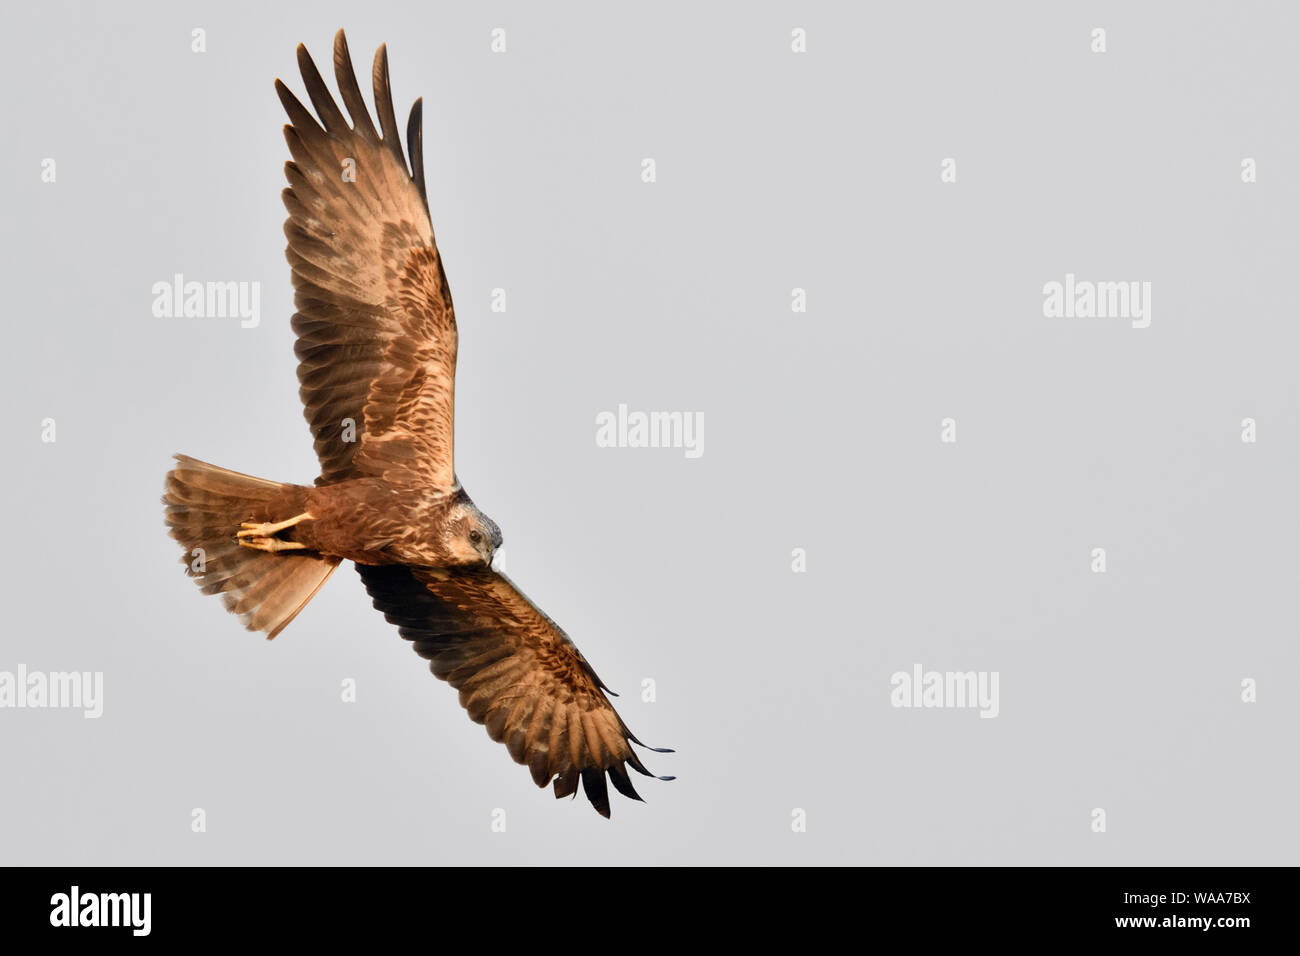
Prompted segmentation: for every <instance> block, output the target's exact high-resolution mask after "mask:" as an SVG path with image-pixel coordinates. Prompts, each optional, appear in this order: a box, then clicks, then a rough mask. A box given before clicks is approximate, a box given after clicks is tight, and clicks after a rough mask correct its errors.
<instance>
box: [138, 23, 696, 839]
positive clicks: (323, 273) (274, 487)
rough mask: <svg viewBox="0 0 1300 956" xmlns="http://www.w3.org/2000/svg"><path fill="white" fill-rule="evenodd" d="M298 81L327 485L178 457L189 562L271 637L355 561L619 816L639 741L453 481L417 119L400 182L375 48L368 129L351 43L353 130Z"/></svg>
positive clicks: (313, 409)
mask: <svg viewBox="0 0 1300 956" xmlns="http://www.w3.org/2000/svg"><path fill="white" fill-rule="evenodd" d="M298 65H299V68H300V69H301V71H302V78H303V81H304V83H305V84H306V88H307V93H308V96H309V98H310V100H311V103H312V106H313V107H314V108H315V111H316V114H317V116H318V117H319V118H320V121H319V122H317V120H316V118H314V117H313V116H312V115H311V113H310V112H308V110H307V109H306V107H304V106H303V105H302V104H301V103H300V102H299V101H298V99H297V98H296V97H294V95H293V94H292V93H291V92H290V91H289V89H288V87H286V86H285V85H284V84H283V83H282V82H280V81H279V80H277V81H276V92H277V93H278V94H279V96H280V100H281V102H282V103H283V104H284V108H285V111H286V112H287V113H288V115H289V119H290V121H291V125H288V126H286V127H285V140H286V141H287V142H288V144H289V152H290V154H291V155H292V156H293V159H292V161H291V162H289V163H286V165H285V173H286V175H287V176H288V179H289V188H287V189H285V190H284V193H283V198H284V204H285V207H286V208H287V209H288V211H289V218H288V220H287V221H286V222H285V227H284V231H285V235H286V236H287V237H288V240H289V245H288V249H287V253H286V254H287V256H288V259H289V263H290V266H291V267H292V272H293V284H294V290H295V295H294V304H295V306H296V308H297V313H296V314H295V315H294V317H293V329H294V332H295V333H296V334H297V337H298V341H297V344H296V346H295V352H296V354H297V356H298V362H299V364H298V378H299V381H300V382H301V385H302V387H301V390H300V394H301V396H302V400H303V404H304V406H305V413H306V417H307V421H308V423H309V424H310V426H311V429H312V435H313V437H314V439H315V447H316V455H317V457H318V458H319V459H320V465H321V475H320V477H319V478H318V479H316V484H315V486H314V487H308V486H302V485H292V484H281V483H278V482H272V481H264V480H262V479H260V478H253V477H250V476H248V475H241V474H239V473H238V472H233V471H228V470H226V469H224V468H218V467H216V466H215V465H209V464H206V463H204V462H200V461H197V460H195V459H193V458H188V457H186V456H183V455H177V456H176V466H175V467H174V468H173V469H172V471H171V472H170V473H169V474H168V476H167V490H166V494H165V495H164V498H163V501H164V503H165V504H166V506H167V507H166V516H167V523H168V525H169V526H170V529H171V534H172V536H173V537H174V538H176V539H177V540H178V541H180V542H181V544H182V545H183V546H184V547H185V550H186V554H185V556H184V557H183V558H182V561H183V562H184V563H185V564H186V565H187V567H188V568H189V570H190V573H191V575H192V576H193V577H194V578H195V580H196V581H197V582H198V584H199V586H200V587H201V588H202V589H203V590H204V592H206V593H210V594H213V593H215V594H220V595H221V596H222V600H223V601H224V602H225V605H226V607H227V609H229V610H230V611H232V612H233V613H235V614H238V615H239V616H240V619H241V620H242V621H243V622H244V624H245V625H246V626H247V627H248V628H249V629H250V630H260V631H264V632H265V633H266V634H267V636H268V637H275V636H276V635H277V634H279V633H280V632H281V631H282V630H284V628H285V627H286V626H287V625H288V624H289V622H290V621H292V620H293V618H294V617H295V616H296V615H297V614H298V612H299V611H301V610H302V608H303V607H304V606H305V605H306V604H307V602H308V601H310V600H311V598H312V596H313V595H314V594H315V593H316V592H317V591H318V590H319V589H320V587H321V586H322V585H323V584H324V583H325V581H326V580H327V579H328V578H329V576H330V574H331V573H332V572H333V571H334V569H335V568H336V567H337V566H338V564H339V562H340V561H342V560H345V559H346V560H351V561H354V562H355V563H356V564H357V569H358V570H359V571H360V573H361V578H362V581H363V582H364V584H365V586H366V589H367V591H369V593H370V595H371V598H372V599H373V601H374V604H375V607H376V608H378V609H379V610H380V611H382V612H383V613H384V615H385V617H387V618H388V620H389V621H391V622H392V623H394V624H396V625H397V626H398V630H399V633H400V634H401V635H402V637H404V638H406V639H407V640H410V641H412V642H413V644H414V647H415V650H416V651H417V652H418V653H419V654H420V655H421V656H422V657H425V658H427V659H428V660H429V662H430V669H431V670H432V671H433V673H434V674H435V675H437V676H438V677H440V678H442V679H443V680H446V681H447V682H448V683H450V684H451V685H452V686H453V687H455V688H457V689H458V690H459V691H460V702H461V704H462V706H464V707H465V708H466V710H467V711H468V712H469V715H470V718H471V719H473V720H475V721H477V722H478V723H482V724H485V725H486V727H487V731H488V734H489V736H491V737H492V739H493V740H497V741H500V742H502V743H504V744H505V745H506V747H507V749H508V750H509V752H510V755H511V756H512V757H513V758H514V759H515V760H516V761H517V762H519V763H522V764H524V765H526V766H527V767H528V769H529V772H530V773H531V774H532V776H533V780H534V781H535V782H536V783H537V785H538V786H546V784H547V783H550V782H553V783H554V789H555V794H556V796H557V797H563V796H568V795H570V794H574V793H576V792H577V786H578V781H579V780H581V781H582V784H583V789H584V790H585V792H586V795H587V797H588V799H589V800H590V801H591V803H592V805H593V806H595V808H596V809H597V810H598V811H599V812H600V813H601V814H602V815H603V816H606V817H607V816H609V813H610V808H609V797H608V791H607V789H606V785H605V776H606V775H608V776H609V779H610V781H611V782H612V783H613V784H614V787H615V789H617V790H618V791H619V792H620V793H623V794H624V795H626V796H629V797H633V798H636V799H640V798H639V797H638V795H637V793H636V791H635V790H634V789H633V788H632V784H631V780H630V779H629V777H628V773H627V767H628V766H631V767H632V768H633V769H634V770H637V771H638V772H640V773H642V774H645V775H647V776H650V773H649V771H647V770H646V769H645V767H644V766H643V765H642V764H641V761H640V760H639V759H638V758H637V756H636V754H635V752H634V751H633V750H632V747H631V743H632V742H636V743H638V744H639V743H640V741H638V740H636V738H635V737H634V736H633V735H632V733H631V732H630V731H629V730H628V728H627V726H626V725H625V724H624V723H623V721H622V720H621V719H620V718H619V716H618V714H617V713H615V711H614V708H613V707H612V706H611V705H610V703H609V699H608V698H607V697H606V695H605V693H604V692H605V690H607V688H605V686H604V684H602V683H601V681H600V679H599V678H598V677H597V676H596V674H595V672H594V671H593V670H592V669H591V667H590V665H588V664H587V661H586V660H585V659H584V658H583V656H582V654H581V653H580V652H579V651H578V649H577V648H576V647H575V646H574V645H573V643H572V642H571V641H570V640H569V638H568V637H567V636H566V635H565V633H564V632H563V631H562V630H561V629H560V628H559V627H558V626H557V625H556V624H555V622H554V621H552V620H551V619H550V618H549V617H547V616H546V615H545V614H543V613H542V612H541V611H540V610H539V609H538V608H537V607H536V606H535V605H534V604H533V603H532V602H531V601H529V600H528V598H527V597H525V596H524V595H523V594H522V593H521V592H520V591H519V590H518V589H517V588H515V586H514V585H513V584H512V583H511V582H510V580H509V579H508V578H506V577H505V575H503V574H501V573H499V572H498V571H496V570H494V569H493V568H492V567H491V563H492V558H493V555H494V554H495V552H496V549H497V548H498V547H500V545H501V540H502V539H501V532H500V529H499V528H498V527H497V526H496V524H495V523H494V522H493V521H492V520H491V519H490V518H488V517H487V516H486V515H484V514H483V513H482V512H481V511H479V509H478V508H477V507H476V506H475V505H474V503H473V502H472V501H471V500H470V498H469V496H468V495H466V493H465V491H464V489H462V488H461V487H460V483H459V482H458V481H457V479H456V473H455V467H454V459H453V434H452V432H453V423H454V408H455V403H454V397H453V396H454V388H455V373H456V319H455V314H454V312H453V309H452V302H451V293H450V290H449V289H448V287H447V278H446V275H445V273H444V272H443V267H442V260H441V257H440V256H439V255H438V249H437V245H436V244H435V242H434V236H433V226H432V223H431V221H430V217H429V210H428V201H427V197H426V194H425V185H424V170H423V166H424V162H423V154H422V150H421V131H420V127H421V103H420V101H419V100H417V101H416V102H415V105H414V107H413V108H412V109H411V115H410V119H409V121H408V123H407V129H406V135H407V144H408V148H409V151H410V156H411V165H410V168H409V170H408V167H407V164H406V158H405V156H404V155H403V153H402V146H401V138H400V134H399V132H398V127H397V119H396V117H395V115H394V113H393V102H392V94H391V92H390V89H389V81H388V60H387V54H386V52H385V49H384V47H382V46H381V47H380V48H379V50H378V52H377V53H376V55H375V60H374V69H373V86H374V96H375V108H376V113H377V116H378V121H379V126H378V128H376V127H375V124H374V122H373V121H372V119H371V117H370V113H369V112H368V110H367V109H366V105H365V101H364V99H363V98H362V94H361V89H360V87H359V85H358V83H357V80H356V76H355V75H354V73H353V71H352V61H351V57H350V56H349V54H348V48H347V42H346V40H345V39H344V36H343V31H341V30H340V31H339V33H338V34H337V36H336V37H335V38H334V72H335V78H336V80H337V82H338V86H339V93H340V96H341V98H342V101H343V105H344V107H345V108H346V109H347V113H348V115H349V116H350V117H351V122H349V120H348V119H347V118H345V116H344V115H343V112H342V110H340V108H339V106H338V105H337V104H336V102H335V100H334V98H333V97H332V96H331V94H330V92H329V90H328V88H327V87H326V85H325V82H324V80H323V79H322V78H321V75H320V73H319V71H318V70H317V69H316V66H315V64H314V63H313V62H312V60H311V57H310V56H309V55H308V54H307V51H306V49H305V48H304V47H302V46H299V47H298ZM345 171H348V172H351V173H352V174H353V175H352V176H345V175H344V173H345ZM660 779H671V778H668V777H664V778H660Z"/></svg>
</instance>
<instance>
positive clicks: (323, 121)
mask: <svg viewBox="0 0 1300 956" xmlns="http://www.w3.org/2000/svg"><path fill="white" fill-rule="evenodd" d="M298 66H299V68H300V69H301V70H302V78H303V82H304V83H305V84H306V87H307V93H308V95H309V96H310V98H311V102H312V105H313V106H314V107H315V108H316V113H317V114H318V115H319V117H320V122H317V120H316V118H314V117H313V116H312V115H311V113H309V112H308V111H307V109H306V108H305V107H304V106H303V105H302V103H300V102H299V101H298V99H297V98H296V97H295V96H294V95H293V94H292V93H290V92H289V89H288V87H286V86H285V85H284V83H282V82H281V81H279V80H276V81H275V89H276V92H277V93H278V94H279V95H280V101H281V102H282V103H283V104H284V108H285V111H286V112H287V113H288V114H289V119H290V121H291V125H288V126H286V127H285V129H284V138H285V140H287V141H288V143H289V152H290V153H291V154H292V155H293V161H292V162H289V163H286V164H285V167H284V169H285V174H286V175H287V176H288V179H289V188H288V189H286V190H285V191H284V193H283V197H284V204H285V207H286V208H287V209H288V210H289V218H288V220H287V221H286V222H285V224H284V232H285V235H286V236H287V237H288V239H289V246H288V249H287V250H286V255H287V257H288V259H289V264H290V265H291V266H292V267H293V285H294V305H295V307H296V308H297V310H298V311H297V313H296V314H295V315H294V317H293V330H294V332H295V333H296V334H297V336H298V342H297V345H296V347H295V351H296V353H297V356H298V361H299V364H298V380H299V381H300V382H301V384H302V388H301V391H300V394H301V396H302V400H303V404H304V406H305V411H306V415H307V421H308V423H309V424H310V425H311V429H312V434H313V435H314V436H315V439H316V455H317V457H318V458H319V459H320V463H321V477H320V479H319V481H318V483H321V484H324V483H328V482H334V481H340V480H343V479H347V478H358V477H366V476H372V477H380V476H382V477H384V478H387V479H388V480H389V481H392V482H395V483H414V484H419V485H421V486H424V487H433V488H446V489H450V488H452V487H453V486H454V485H455V469H454V465H453V461H452V426H453V419H454V415H453V411H454V397H453V390H454V386H455V376H456V318H455V314H454V313H453V311H452V304H451V292H450V291H449V290H448V288H447V278H446V276H445V274H444V273H443V269H442V260H441V258H440V257H439V256H438V248H437V246H436V245H435V244H434V239H433V225H432V223H431V222H430V221H429V208H428V200H427V198H426V196H425V190H424V170H423V166H424V160H423V154H422V151H421V145H420V117H421V110H420V101H419V100H417V101H416V102H415V106H414V107H412V109H411V116H410V120H409V122H408V123H407V128H406V135H407V140H408V144H409V148H410V152H411V169H412V170H414V175H412V173H411V172H409V171H408V169H407V166H406V159H405V157H403V155H402V144H401V137H400V134H399V133H398V130H397V120H396V118H395V117H394V115H393V98H392V92H391V91H390V90H389V84H388V55H387V53H386V52H385V49H384V47H382V46H381V47H380V48H379V50H378V51H377V52H376V53H375V63H374V70H373V74H374V76H373V79H374V91H375V110H376V113H377V114H378V117H379V129H378V130H376V129H375V125H374V123H373V122H372V121H371V118H370V114H369V112H368V111H367V109H366V104H365V101H364V99H362V96H361V89H360V87H358V85H357V78H356V75H355V74H354V73H353V71H352V58H351V56H350V55H349V54H348V46H347V41H346V39H345V38H344V36H343V31H342V30H340V31H339V32H338V34H337V35H336V36H335V37H334V74H335V77H336V79H337V81H338V86H339V92H340V95H341V96H342V98H343V102H344V104H345V105H346V107H347V110H348V113H349V114H350V115H351V118H352V119H351V124H349V122H348V120H347V119H345V118H344V116H343V113H342V111H341V110H340V109H339V107H338V105H337V104H336V103H335V101H334V98H333V97H332V96H331V95H330V92H329V89H328V88H327V87H326V86H325V81H324V80H323V79H321V75H320V72H319V71H318V70H317V69H316V65H315V63H313V62H312V59H311V57H310V56H309V55H308V53H307V50H306V48H305V47H303V46H301V45H299V47H298Z"/></svg>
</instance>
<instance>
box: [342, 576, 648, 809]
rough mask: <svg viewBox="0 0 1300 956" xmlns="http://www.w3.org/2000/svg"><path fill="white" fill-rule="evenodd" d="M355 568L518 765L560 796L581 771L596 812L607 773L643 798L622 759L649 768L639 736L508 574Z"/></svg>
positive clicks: (573, 786)
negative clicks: (633, 744)
mask: <svg viewBox="0 0 1300 956" xmlns="http://www.w3.org/2000/svg"><path fill="white" fill-rule="evenodd" d="M357 570H358V571H359V572H361V578H362V580H363V581H364V582H365V585H366V590H367V591H369V592H370V596H371V598H373V599H374V602H375V607H376V608H378V609H379V610H380V611H383V612H384V616H385V617H386V618H388V620H389V621H390V622H391V623H393V624H396V625H397V627H398V633H399V634H401V635H402V637H404V638H406V639H407V640H408V641H412V642H414V645H415V650H416V652H417V653H418V654H419V655H420V656H421V657H424V658H427V659H428V660H429V669H430V670H431V671H433V673H434V675H435V676H437V677H439V678H441V679H442V680H445V681H447V683H449V684H451V686H452V687H455V688H456V689H457V690H459V691H460V703H461V706H462V707H464V708H465V709H466V710H467V711H469V716H470V719H471V720H473V721H475V722H476V723H480V724H486V725H487V732H488V736H490V737H491V738H492V739H493V740H496V741H500V742H502V743H504V744H505V745H506V748H507V749H508V750H509V751H510V756H512V757H513V758H514V759H515V762H516V763H522V764H526V765H527V766H528V769H529V771H531V772H532V775H533V780H534V782H536V784H537V785H538V786H539V787H544V786H546V784H547V783H548V782H550V781H551V779H552V778H554V779H555V795H556V797H567V796H569V795H570V794H572V793H576V792H577V789H578V778H579V777H581V778H582V785H583V789H584V790H585V791H586V794H587V799H588V800H590V801H591V804H592V806H594V807H595V808H596V810H597V812H598V813H600V814H601V816H604V817H608V816H609V791H608V790H607V789H606V787H605V774H606V773H608V774H609V779H610V780H611V781H612V782H613V784H614V788H615V789H616V790H618V792H619V793H621V794H623V795H624V796H626V797H632V798H633V799H636V800H640V799H641V797H640V796H639V795H638V794H637V792H636V790H634V789H633V788H632V781H631V780H630V779H629V778H628V774H627V767H626V766H625V764H630V765H631V766H632V768H633V769H634V770H637V771H638V772H640V773H642V774H645V775H646V776H647V777H649V776H653V774H651V773H650V771H648V770H646V768H645V767H644V766H642V764H641V761H640V759H639V758H638V757H637V755H636V753H635V752H633V750H632V747H631V742H633V741H635V742H636V743H638V744H640V743H641V741H639V740H637V739H636V737H635V736H633V734H632V732H631V731H630V730H628V729H627V726H626V725H625V724H624V723H623V721H622V720H621V719H619V716H618V714H616V713H615V712H614V708H613V707H612V706H611V705H610V703H609V699H608V698H607V697H606V696H605V694H604V693H603V691H604V690H605V689H607V688H605V685H604V684H602V683H601V681H600V678H599V677H597V676H596V673H595V671H593V670H592V669H591V666H590V665H589V664H588V663H587V661H586V660H585V659H584V658H583V656H582V654H581V653H580V652H579V651H578V649H577V648H576V647H575V646H574V645H573V642H572V641H570V640H569V638H568V636H567V635H566V634H565V633H564V632H563V631H562V630H560V628H559V627H558V626H557V625H556V623H555V622H554V621H552V620H551V619H550V618H549V617H547V616H546V615H545V614H543V613H542V612H541V611H540V610H539V609H538V608H537V606H536V605H534V604H533V603H532V602H531V601H529V600H528V598H526V597H525V596H524V595H523V594H521V593H520V592H519V591H518V590H517V589H516V588H515V586H514V585H513V584H512V583H511V582H510V580H509V579H508V578H506V577H505V576H504V575H501V574H498V573H497V572H496V571H493V570H491V569H490V568H474V569H467V570H456V571H450V570H435V569H424V568H421V569H416V568H410V567H406V566H405V565H387V566H382V567H375V566H364V565H357ZM642 746H645V745H644V744H642ZM647 749H652V750H653V749H655V748H647ZM660 752H665V751H660ZM659 779H660V780H671V779H672V778H671V777H660V778H659Z"/></svg>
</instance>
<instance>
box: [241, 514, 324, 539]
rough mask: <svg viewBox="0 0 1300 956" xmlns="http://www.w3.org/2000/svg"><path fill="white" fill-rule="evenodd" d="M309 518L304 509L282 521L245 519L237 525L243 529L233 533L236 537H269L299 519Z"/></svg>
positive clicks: (305, 519)
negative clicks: (300, 512)
mask: <svg viewBox="0 0 1300 956" xmlns="http://www.w3.org/2000/svg"><path fill="white" fill-rule="evenodd" d="M310 518H311V514H310V513H309V512H306V511H304V512H303V513H302V514H300V515H294V516H293V517H292V518H286V519H285V520H284V521H277V522H275V523H271V522H269V521H245V522H244V523H243V524H241V525H240V526H239V527H240V528H242V529H243V530H241V531H238V532H236V533H235V537H236V538H269V537H271V535H273V534H279V533H280V532H281V531H283V530H284V529H285V528H292V527H293V526H294V525H296V524H298V522H300V521H308V520H310Z"/></svg>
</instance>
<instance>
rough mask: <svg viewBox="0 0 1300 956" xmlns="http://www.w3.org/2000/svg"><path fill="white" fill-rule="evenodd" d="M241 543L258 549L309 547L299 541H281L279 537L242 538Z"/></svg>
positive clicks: (296, 549) (274, 549)
mask: <svg viewBox="0 0 1300 956" xmlns="http://www.w3.org/2000/svg"><path fill="white" fill-rule="evenodd" d="M239 543H240V545H241V546H243V547H245V548H256V549H257V550H258V551H299V550H303V549H305V548H306V547H307V546H306V545H305V544H299V543H298V542H297V541H281V540H280V539H279V538H240V539H239Z"/></svg>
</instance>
